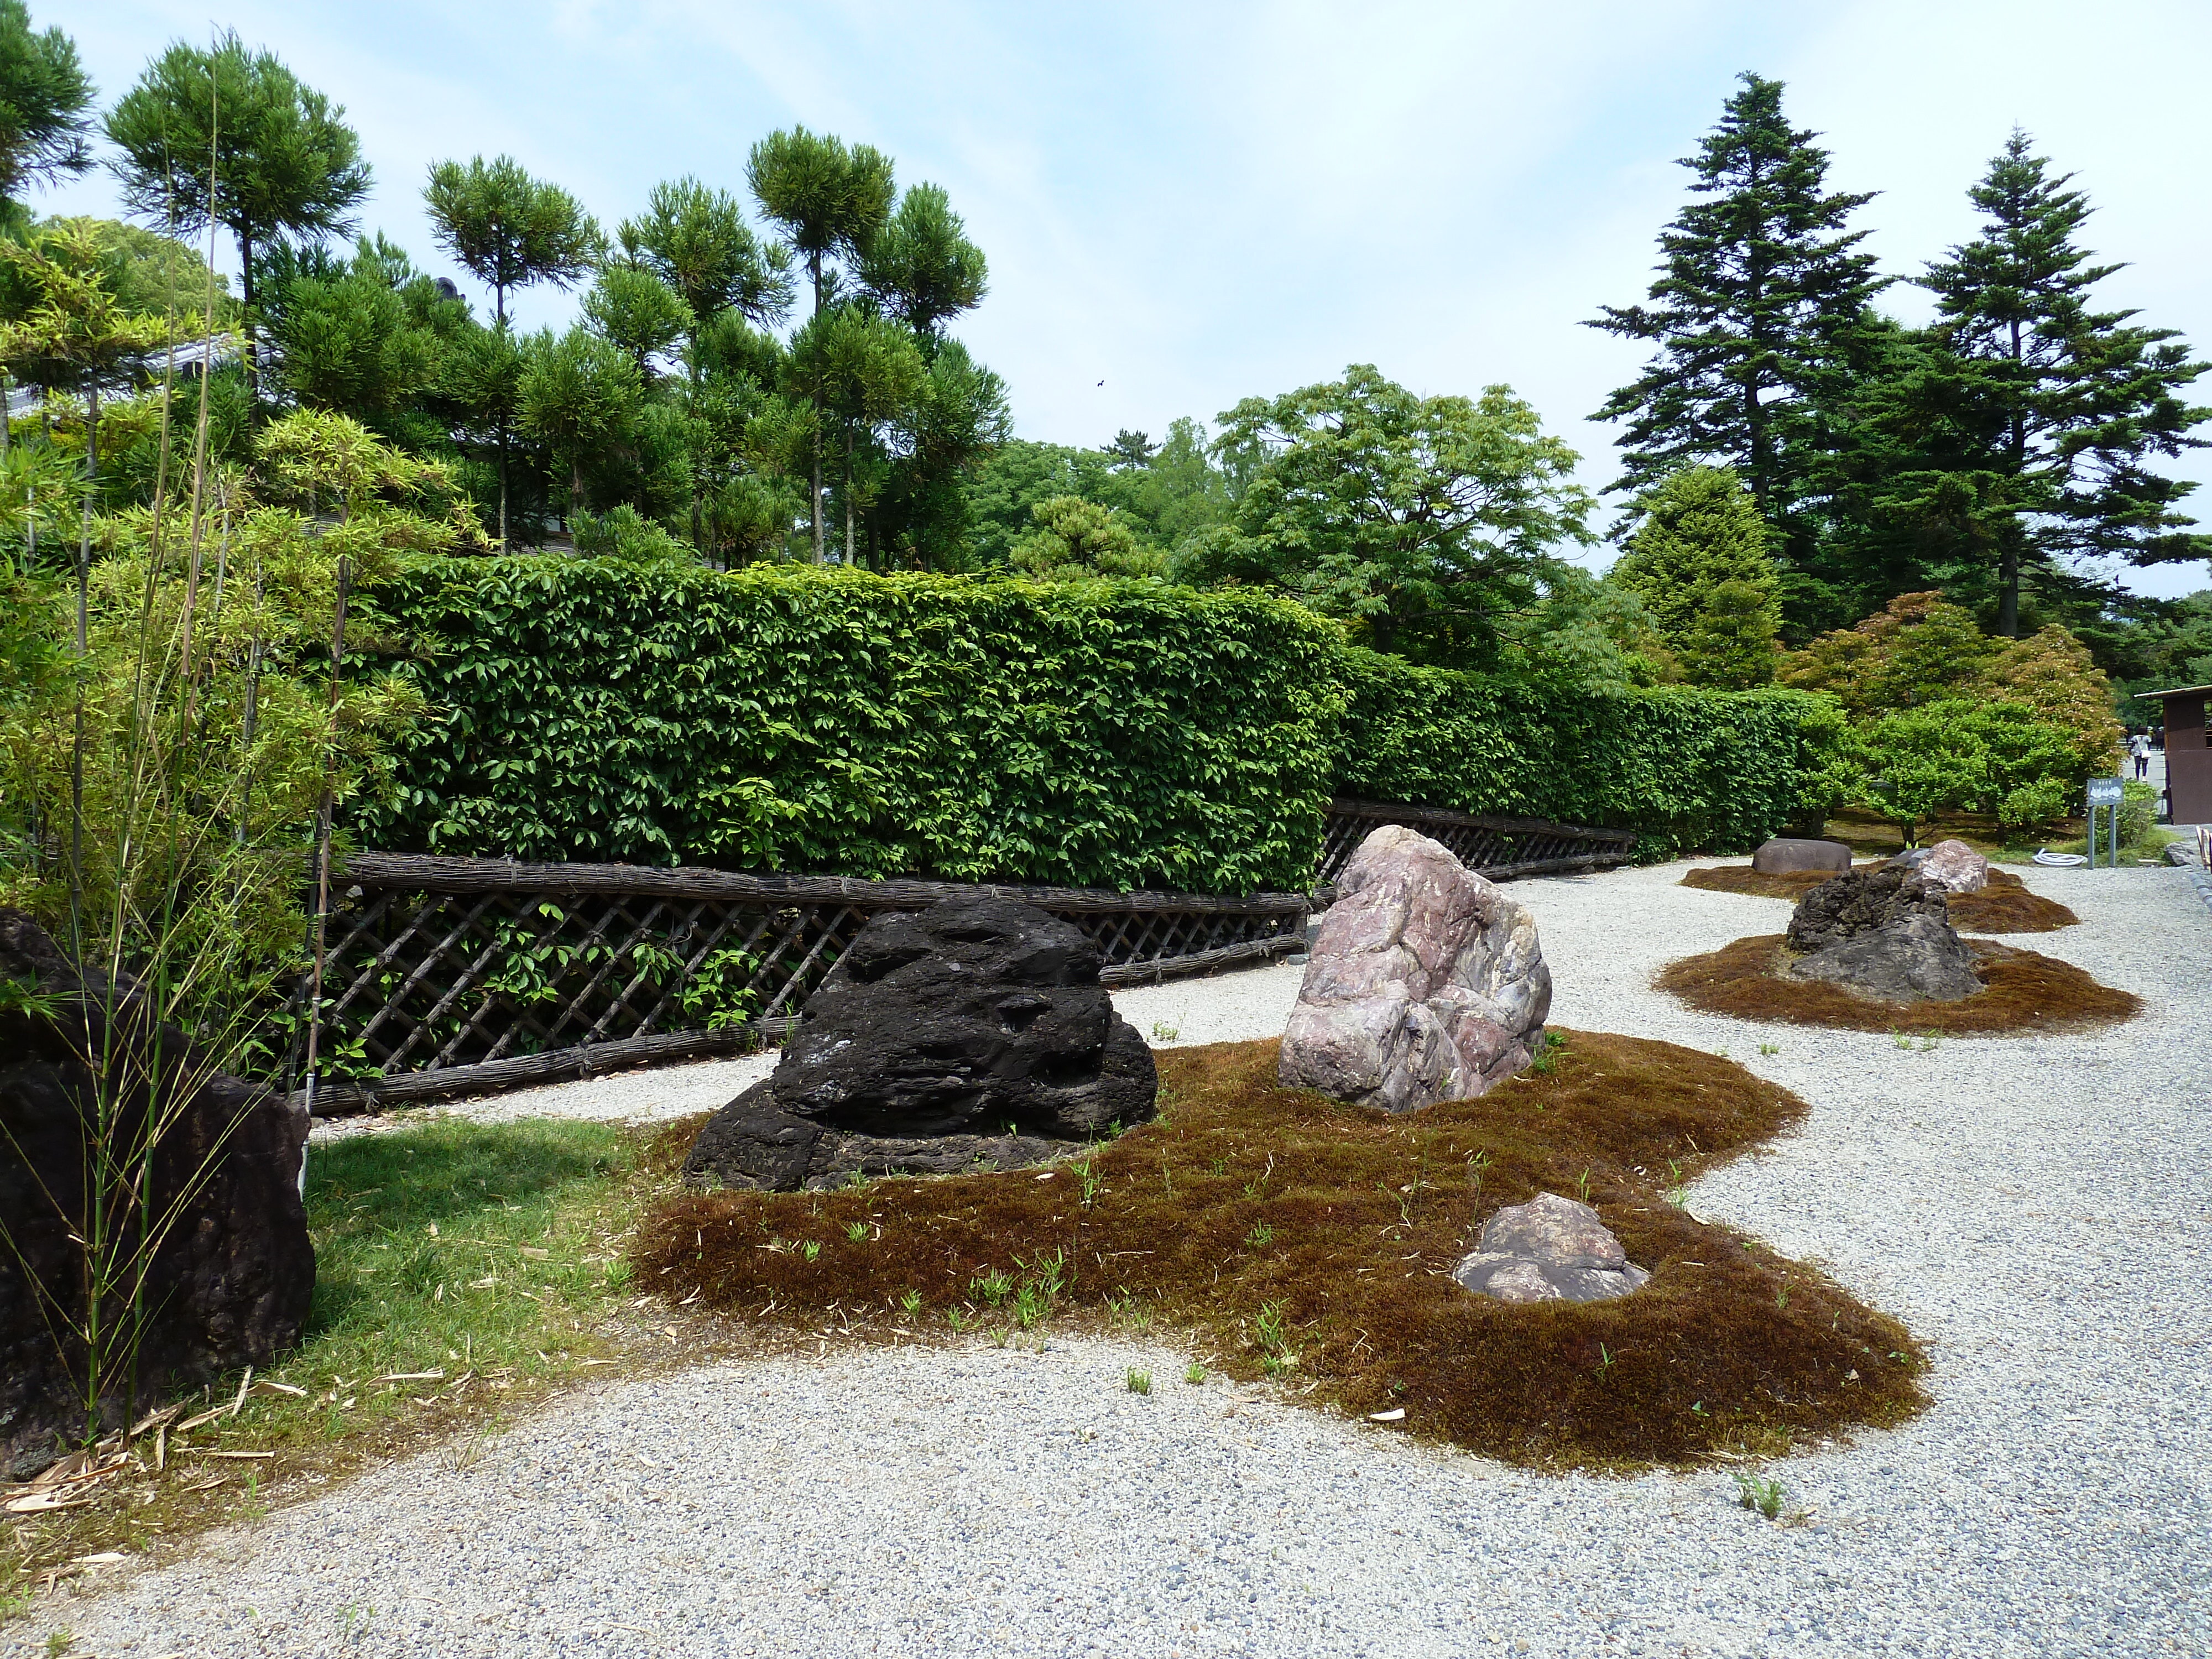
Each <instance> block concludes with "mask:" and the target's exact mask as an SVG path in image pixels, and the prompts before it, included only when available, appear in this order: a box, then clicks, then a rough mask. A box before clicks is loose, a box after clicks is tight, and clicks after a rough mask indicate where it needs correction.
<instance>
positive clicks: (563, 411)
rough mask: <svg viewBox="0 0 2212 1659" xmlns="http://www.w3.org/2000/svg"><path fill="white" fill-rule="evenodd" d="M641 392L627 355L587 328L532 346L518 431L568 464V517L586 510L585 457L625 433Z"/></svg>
mask: <svg viewBox="0 0 2212 1659" xmlns="http://www.w3.org/2000/svg"><path fill="white" fill-rule="evenodd" d="M644 390H645V388H644V385H643V382H642V381H641V380H640V378H639V375H638V372H637V365H636V364H635V363H634V362H631V361H630V359H629V355H628V354H627V353H625V352H624V351H623V349H621V348H620V347H618V346H616V345H614V344H612V343H610V342H608V341H606V340H603V339H601V338H600V337H599V336H598V335H596V334H594V333H592V331H590V330H588V329H586V328H583V327H581V326H577V327H574V328H571V329H570V330H569V331H568V332H567V333H566V334H563V335H562V336H560V337H558V338H557V339H556V338H555V337H552V336H551V335H550V334H547V335H541V336H540V337H538V339H536V340H534V341H533V342H532V343H531V346H530V349H528V350H527V352H526V354H525V365H524V368H523V372H522V380H521V386H520V398H519V399H518V404H519V408H520V414H521V417H522V425H523V426H524V428H526V429H527V430H528V431H529V432H530V433H531V435H532V436H534V437H537V438H539V439H542V440H543V441H544V443H545V444H546V446H547V447H549V448H550V449H551V450H552V451H553V453H554V454H555V455H556V456H557V457H559V458H560V459H562V460H565V461H566V462H567V463H568V488H569V501H570V510H571V511H572V512H574V511H580V510H583V509H584V508H586V507H588V506H589V503H588V502H587V501H586V500H585V492H584V460H585V457H586V455H587V454H588V453H590V452H592V450H594V449H597V448H599V447H602V446H605V445H606V444H609V443H611V442H612V441H616V440H617V439H618V438H620V437H622V436H623V435H624V434H625V433H626V431H627V430H628V428H629V425H630V423H631V422H633V421H634V420H635V418H636V417H637V414H638V410H639V405H640V403H641V399H642V398H643V394H644Z"/></svg>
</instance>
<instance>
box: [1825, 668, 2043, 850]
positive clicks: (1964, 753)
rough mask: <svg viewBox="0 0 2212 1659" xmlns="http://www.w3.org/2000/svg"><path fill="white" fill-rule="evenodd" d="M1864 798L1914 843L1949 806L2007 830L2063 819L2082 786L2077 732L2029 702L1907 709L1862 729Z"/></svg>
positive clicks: (1940, 704) (1961, 703)
mask: <svg viewBox="0 0 2212 1659" xmlns="http://www.w3.org/2000/svg"><path fill="white" fill-rule="evenodd" d="M1858 743H1859V747H1860V753H1861V757H1862V763H1863V767H1864V769H1865V773H1864V778H1863V783H1862V785H1861V788H1860V791H1859V794H1860V798H1861V799H1863V800H1864V801H1865V803H1866V804H1867V805H1869V806H1871V807H1872V808H1873V809H1874V810H1875V811H1878V812H1880V813H1881V814H1882V815H1883V816H1884V817H1887V818H1888V819H1890V820H1891V821H1892V822H1893V823H1896V824H1897V825H1898V826H1899V828H1900V829H1902V830H1903V831H1904V832H1905V842H1906V844H1907V845H1908V846H1909V845H1911V844H1912V843H1913V842H1915V841H1916V840H1917V836H1918V833H1919V830H1920V828H1921V826H1922V825H1923V824H1925V823H1928V822H1929V820H1930V819H1932V818H1934V817H1936V815H1937V814H1939V813H1941V812H1944V811H1952V810H1964V811H1970V812H1985V813H1987V814H1989V815H1990V817H1994V818H1996V820H1997V822H1998V823H1999V824H2000V825H2002V827H2003V828H2004V829H2007V830H2008V831H2017V830H2024V829H2033V828H2035V827H2037V826H2039V825H2040V824H2045V823H2050V822H2051V820H2052V819H2053V818H2058V817H2064V816H2065V815H2066V813H2067V811H2068V810H2069V806H2070V805H2071V803H2072V801H2073V800H2074V799H2075V794H2076V793H2077V791H2078V789H2079V787H2080V784H2081V762H2080V758H2079V757H2078V755H2077V754H2076V752H2075V744H2074V742H2073V740H2072V737H2071V734H2070V733H2069V732H2068V731H2067V730H2066V728H2064V727H2063V726H2056V725H2053V724H2052V723H2051V722H2050V721H2048V720H2041V719H2039V718H2038V717H2037V715H2036V712H2035V710H2033V708H2029V707H2027V705H2026V704H2024V703H2013V702H1967V701H1965V700H1952V701H1945V702H1931V703H1928V704H1924V705H1923V706H1922V707H1920V708H1903V709H1899V710H1898V711H1897V712H1896V713H1894V714H1885V715H1883V716H1882V717H1881V719H1879V720H1873V721H1870V722H1869V723H1868V724H1867V725H1866V726H1864V727H1863V728H1862V729H1861V731H1860V732H1859V734H1858Z"/></svg>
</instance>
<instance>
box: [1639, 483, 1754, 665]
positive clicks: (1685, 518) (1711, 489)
mask: <svg viewBox="0 0 2212 1659" xmlns="http://www.w3.org/2000/svg"><path fill="white" fill-rule="evenodd" d="M1637 507H1638V509H1639V511H1640V512H1641V513H1642V514H1643V518H1642V521H1641V522H1640V523H1639V524H1638V526H1637V527H1636V529H1635V531H1634V532H1632V534H1631V535H1630V536H1629V538H1628V550H1627V551H1626V552H1625V553H1623V554H1622V555H1621V556H1620V560H1619V561H1618V562H1616V563H1615V564H1614V565H1613V572H1612V578H1613V580H1614V581H1615V582H1617V583H1619V584H1620V586H1624V587H1626V588H1629V589H1631V590H1632V591H1633V592H1636V593H1637V594H1638V595H1639V596H1640V597H1641V598H1642V599H1643V600H1644V604H1645V605H1648V606H1650V610H1651V614H1652V615H1653V617H1655V618H1656V620H1657V623H1658V627H1659V631H1660V634H1661V635H1662V637H1663V638H1664V639H1665V641H1666V643H1667V646H1668V649H1669V650H1670V651H1672V652H1674V653H1675V654H1676V655H1677V656H1679V657H1680V658H1681V659H1682V661H1683V665H1684V666H1685V668H1686V669H1687V670H1688V671H1689V674H1690V678H1692V680H1693V681H1694V682H1695V683H1697V684H1701V685H1729V686H1735V687H1742V686H1747V685H1764V684H1766V683H1767V682H1768V681H1769V680H1771V679H1772V678H1773V677H1774V669H1773V658H1774V637H1775V629H1776V626H1777V624H1778V622H1779V621H1780V616H1779V606H1778V602H1777V598H1776V594H1777V590H1778V586H1779V574H1778V572H1777V571H1776V569H1775V568H1774V562H1773V561H1772V560H1771V558H1769V557H1768V556H1767V552H1766V545H1767V530H1766V525H1765V520H1762V519H1761V518H1760V516H1759V507H1758V504H1757V503H1756V502H1755V501H1753V500H1752V498H1751V495H1750V494H1749V493H1748V492H1747V490H1746V489H1744V488H1743V485H1742V483H1741V481H1740V480H1739V479H1738V478H1737V477H1736V475H1735V471H1733V470H1732V469H1729V468H1727V467H1711V466H1686V467H1684V468H1682V469H1681V470H1680V471H1677V472H1673V473H1670V474H1668V477H1666V478H1665V479H1664V480H1662V482H1661V483H1659V484H1658V485H1657V487H1656V488H1655V489H1650V490H1647V491H1646V492H1645V493H1644V495H1642V496H1640V497H1638V501H1637ZM1692 640H1695V641H1698V643H1697V644H1696V645H1695V646H1694V647H1693V646H1692Z"/></svg>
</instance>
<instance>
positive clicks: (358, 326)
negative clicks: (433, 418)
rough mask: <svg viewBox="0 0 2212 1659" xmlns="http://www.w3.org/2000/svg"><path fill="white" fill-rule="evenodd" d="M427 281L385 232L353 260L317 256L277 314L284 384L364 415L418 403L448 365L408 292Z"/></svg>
mask: <svg viewBox="0 0 2212 1659" xmlns="http://www.w3.org/2000/svg"><path fill="white" fill-rule="evenodd" d="M422 280H424V279H422V278H421V277H419V276H416V272H415V270H414V268H413V266H412V265H411V264H410V262H409V261H408V258H407V256H406V255H405V254H404V252H401V251H400V250H399V249H398V248H397V247H395V246H392V244H391V243H389V242H386V241H384V240H382V239H381V238H379V239H378V240H376V241H374V242H371V241H369V240H366V239H364V240H362V243H361V245H360V246H359V248H358V250H357V251H356V257H355V258H353V260H351V261H350V262H346V261H333V260H319V261H314V262H312V264H311V266H310V268H309V269H306V270H301V272H300V274H298V275H296V276H292V277H290V278H289V280H287V281H286V282H285V283H283V289H282V295H283V298H282V301H281V304H279V305H277V306H275V307H270V310H271V312H272V313H273V314H272V315H271V317H270V338H271V339H272V341H273V342H274V343H275V344H276V356H277V364H278V369H277V372H278V374H279V376H280V377H281V378H282V380H283V383H284V384H285V385H286V386H288V387H289V388H290V389H291V391H292V392H293V393H294V394H295V396H296V397H297V398H299V399H300V401H301V404H304V405H306V406H307V407H308V408H310V409H322V410H331V411H333V412H336V413H340V414H346V415H351V416H355V417H356V419H368V418H371V417H374V416H386V415H392V414H395V413H398V412H399V411H400V410H404V409H408V408H410V407H412V406H413V404H415V402H416V398H417V397H418V396H419V394H420V393H422V392H423V391H425V390H426V389H427V388H428V387H429V386H431V385H432V384H433V383H434V381H435V380H436V378H437V375H438V372H439V368H440V356H441V351H440V343H439V340H438V337H437V335H436V333H435V331H433V330H432V329H431V328H429V327H428V326H425V325H423V324H422V322H419V321H418V320H417V319H416V313H414V312H413V311H412V310H410V307H409V306H408V304H407V301H405V300H404V298H403V297H402V295H401V293H400V290H401V289H402V288H404V286H406V285H407V284H408V283H410V281H412V282H420V281H422ZM268 291H269V288H268V285H266V284H264V289H263V292H264V294H267V293H268ZM449 303H452V302H449Z"/></svg>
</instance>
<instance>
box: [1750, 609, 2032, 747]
mask: <svg viewBox="0 0 2212 1659" xmlns="http://www.w3.org/2000/svg"><path fill="white" fill-rule="evenodd" d="M1994 653H1995V647H1992V646H1991V644H1990V641H1989V639H1988V637H1987V636H1986V635H1984V634H1983V632H1982V630H1981V629H1980V628H1978V626H1976V624H1975V622H1974V617H1973V613H1972V611H1968V610H1966V608H1965V607H1964V606H1963V605H1954V604H1952V603H1951V601H1949V600H1948V599H1945V598H1944V597H1943V596H1942V594H1941V593H1936V592H1929V593H1904V594H1900V595H1899V596H1898V597H1897V598H1896V599H1892V600H1891V601H1890V602H1889V604H1888V605H1887V606H1886V607H1885V608H1884V609H1882V610H1881V611H1877V612H1876V613H1875V615H1873V616H1871V617H1868V618H1867V619H1866V620H1865V621H1863V622H1862V623H1859V624H1858V625H1857V627H1856V628H1847V629H1835V630H1833V631H1832V632H1830V633H1826V634H1823V635H1820V637H1819V638H1818V639H1816V640H1814V641H1812V642H1811V643H1810V644H1808V645H1807V646H1806V647H1804V648H1803V649H1802V650H1801V651H1794V652H1791V653H1790V654H1789V655H1788V656H1786V657H1785V658H1784V659H1783V661H1782V665H1781V669H1780V671H1779V675H1778V678H1780V679H1781V681H1782V683H1783V684H1785V685H1790V686H1795V687H1796V688H1797V689H1798V690H1803V691H1826V692H1827V693H1829V694H1830V695H1831V696H1834V697H1836V698H1837V699H1838V701H1840V702H1842V704H1843V706H1844V709H1845V711H1846V712H1847V713H1849V714H1850V715H1851V716H1852V717H1853V718H1855V719H1860V720H1864V719H1870V718H1872V717H1874V716H1876V715H1879V714H1885V713H1887V712H1889V711H1891V710H1893V709H1899V708H1917V707H1921V706H1923V705H1925V704H1927V703H1930V702H1938V701H1940V700H1942V698H1944V697H1946V696H1949V695H1951V694H1952V693H1954V692H1955V691H1956V690H1959V689H1960V688H1961V687H1964V686H1967V685H1971V684H1974V683H1975V682H1977V681H1978V679H1979V678H1981V674H1982V671H1983V669H1984V667H1985V666H1986V665H1987V664H1988V663H1989V660H1990V657H1991V656H1992V655H1993V654H1994Z"/></svg>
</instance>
